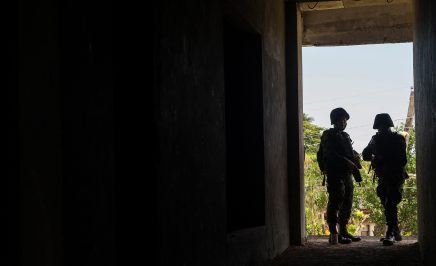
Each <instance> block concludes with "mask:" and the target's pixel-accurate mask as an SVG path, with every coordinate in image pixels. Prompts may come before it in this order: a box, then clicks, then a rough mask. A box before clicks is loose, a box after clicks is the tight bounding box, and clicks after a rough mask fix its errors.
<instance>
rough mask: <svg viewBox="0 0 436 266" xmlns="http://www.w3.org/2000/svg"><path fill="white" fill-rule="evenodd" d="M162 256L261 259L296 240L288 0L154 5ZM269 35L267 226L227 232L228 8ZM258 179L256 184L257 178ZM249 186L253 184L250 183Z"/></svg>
mask: <svg viewBox="0 0 436 266" xmlns="http://www.w3.org/2000/svg"><path fill="white" fill-rule="evenodd" d="M153 12H154V14H158V15H157V16H156V18H155V19H156V20H157V23H156V25H158V26H157V33H156V34H155V38H154V49H155V50H154V54H155V61H154V62H155V69H156V70H157V72H156V73H155V83H154V90H155V91H154V93H155V98H156V105H157V109H156V112H155V115H156V119H157V132H158V134H157V135H158V136H159V137H158V150H159V157H158V163H157V165H158V166H157V200H158V205H157V206H158V209H157V218H158V220H157V221H158V239H159V263H160V264H162V265H182V264H186V265H257V264H260V263H261V262H262V261H264V260H266V259H267V258H272V257H274V256H276V255H278V254H279V253H280V252H282V251H283V250H284V249H285V248H286V247H287V246H288V244H289V235H288V233H289V231H288V226H289V223H288V202H287V200H288V198H287V169H286V152H287V151H286V147H287V146H286V102H285V99H286V97H285V95H286V94H285V62H284V2H283V1H263V0H257V1H228V2H224V3H221V2H220V1H207V2H205V1H170V0H168V1H161V2H160V3H159V4H158V6H157V7H156V9H155V10H154V11H153ZM225 16H226V17H227V18H229V19H230V20H233V21H234V22H235V23H241V24H245V25H246V26H247V27H248V28H250V30H254V31H256V32H258V33H260V34H261V36H262V39H263V40H262V43H263V49H262V59H263V77H262V78H263V110H264V153H265V154H264V155H265V192H266V194H265V197H266V198H265V204H266V207H265V226H261V227H259V228H251V229H246V230H240V231H238V232H234V233H233V234H229V235H227V229H226V182H225V180H226V164H225V162H226V139H225V112H224V111H225V101H224V97H225V90H224V89H225V88H224V69H223V66H224V65H223V17H225ZM247 189H249V188H247ZM241 193H244V192H243V191H241Z"/></svg>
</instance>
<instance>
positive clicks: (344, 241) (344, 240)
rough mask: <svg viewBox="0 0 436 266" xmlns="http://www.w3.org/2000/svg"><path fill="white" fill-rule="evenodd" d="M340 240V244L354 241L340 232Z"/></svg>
mask: <svg viewBox="0 0 436 266" xmlns="http://www.w3.org/2000/svg"><path fill="white" fill-rule="evenodd" d="M338 242H339V243H340V244H350V243H351V242H352V240H351V239H349V238H348V237H344V236H342V235H341V234H338Z"/></svg>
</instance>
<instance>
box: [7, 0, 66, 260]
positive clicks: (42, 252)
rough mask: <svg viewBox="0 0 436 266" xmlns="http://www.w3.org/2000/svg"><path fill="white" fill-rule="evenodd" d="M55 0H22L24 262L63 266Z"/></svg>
mask: <svg viewBox="0 0 436 266" xmlns="http://www.w3.org/2000/svg"><path fill="white" fill-rule="evenodd" d="M54 7H55V3H54V1H51V0H45V1H24V0H22V1H19V2H18V28H17V29H18V36H17V37H18V45H17V46H18V64H19V65H18V69H17V70H18V78H19V81H18V84H17V86H18V93H17V94H16V95H15V97H17V98H16V100H17V101H18V102H17V105H18V106H17V109H18V110H16V111H17V112H18V115H17V116H16V118H17V119H18V120H19V122H18V124H17V126H18V130H17V133H18V136H17V137H18V139H16V141H17V146H16V147H14V148H17V149H18V151H15V154H16V156H17V159H18V161H17V162H16V163H17V164H18V167H19V175H20V182H19V186H20V189H19V190H20V191H16V192H17V193H19V194H20V197H21V199H20V201H21V202H20V204H21V214H20V216H21V217H20V218H21V257H22V259H21V263H22V265H25V266H26V265H47V266H61V265H63V241H62V231H63V227H62V224H63V218H62V190H61V187H62V176H61V148H60V147H61V145H60V144H61V137H60V135H61V120H60V116H59V110H60V107H59V104H60V103H59V97H60V96H59V85H58V83H59V72H58V66H59V64H58V44H57V38H58V28H57V22H58V12H57V10H56V8H54Z"/></svg>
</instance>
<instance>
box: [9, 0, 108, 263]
mask: <svg viewBox="0 0 436 266" xmlns="http://www.w3.org/2000/svg"><path fill="white" fill-rule="evenodd" d="M16 8H17V9H16V10H17V11H18V16H17V19H16V20H12V21H11V24H12V25H14V24H13V23H14V22H16V23H17V25H14V26H16V27H14V26H12V25H8V26H9V27H10V28H12V29H14V30H16V33H15V34H16V37H17V39H16V46H15V48H14V49H15V53H14V49H12V50H10V51H11V52H13V53H12V54H13V56H12V58H10V59H11V66H12V67H11V69H10V70H9V71H10V76H9V78H10V79H11V81H10V82H9V83H8V103H9V105H8V109H9V113H8V121H9V124H8V131H9V134H8V140H10V141H11V143H10V145H9V146H8V155H10V157H9V156H8V157H9V159H10V160H11V164H10V166H9V169H8V170H9V171H8V181H9V184H8V190H9V191H10V193H11V194H10V195H9V201H8V204H9V206H10V207H11V208H14V209H15V208H17V209H15V210H16V211H12V212H11V221H15V222H16V224H15V225H14V226H11V227H10V228H11V229H12V232H13V233H14V236H13V237H14V240H10V244H11V245H10V244H9V243H8V247H9V248H11V250H10V251H9V252H8V253H9V254H10V255H11V254H12V256H13V258H12V262H11V265H25V266H27V265H29V266H30V265H32V266H35V265H44V266H50V265H53V266H62V265H101V264H103V265H114V263H115V188H114V182H115V175H114V173H115V171H114V138H113V135H114V134H113V131H114V112H113V109H114V108H113V102H114V101H113V92H114V88H113V85H112V84H113V80H112V79H111V77H112V66H113V65H112V61H111V57H112V50H111V43H112V38H111V28H110V25H111V23H110V22H111V20H112V18H111V16H110V14H111V12H110V10H111V6H110V5H107V4H106V5H101V3H97V2H93V3H87V4H86V5H83V3H81V2H80V1H63V2H62V3H58V1H51V0H44V1H25V0H20V1H18V3H17V7H16ZM12 10H15V9H12ZM14 56H16V57H14ZM12 193H13V194H12ZM17 237H19V238H18V239H17Z"/></svg>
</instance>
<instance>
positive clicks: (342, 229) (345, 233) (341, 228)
mask: <svg viewBox="0 0 436 266" xmlns="http://www.w3.org/2000/svg"><path fill="white" fill-rule="evenodd" d="M339 234H340V235H341V236H342V237H344V238H348V239H351V241H353V242H357V241H360V240H361V238H360V237H358V236H353V235H352V234H350V233H348V230H347V225H346V224H341V225H339Z"/></svg>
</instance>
